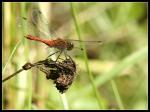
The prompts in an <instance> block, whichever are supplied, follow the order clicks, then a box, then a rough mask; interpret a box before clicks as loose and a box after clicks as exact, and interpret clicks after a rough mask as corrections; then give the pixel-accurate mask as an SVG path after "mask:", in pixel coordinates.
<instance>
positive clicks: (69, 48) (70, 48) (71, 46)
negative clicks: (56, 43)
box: [67, 42, 74, 51]
mask: <svg viewBox="0 0 150 112" xmlns="http://www.w3.org/2000/svg"><path fill="white" fill-rule="evenodd" d="M73 47H74V45H73V43H72V42H67V50H68V51H70V50H72V49H73Z"/></svg>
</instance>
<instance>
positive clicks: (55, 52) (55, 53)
mask: <svg viewBox="0 0 150 112" xmlns="http://www.w3.org/2000/svg"><path fill="white" fill-rule="evenodd" d="M58 52H60V51H56V52H54V53H52V54H50V55H49V56H48V57H47V58H46V59H48V58H49V57H50V56H52V55H54V54H56V53H58Z"/></svg>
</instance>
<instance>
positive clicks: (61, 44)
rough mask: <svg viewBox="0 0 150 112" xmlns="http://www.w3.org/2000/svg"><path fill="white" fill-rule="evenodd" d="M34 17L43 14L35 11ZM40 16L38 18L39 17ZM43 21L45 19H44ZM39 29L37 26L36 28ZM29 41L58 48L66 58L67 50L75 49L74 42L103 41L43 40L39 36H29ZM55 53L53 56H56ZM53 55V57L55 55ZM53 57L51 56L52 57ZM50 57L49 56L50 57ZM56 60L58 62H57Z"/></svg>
mask: <svg viewBox="0 0 150 112" xmlns="http://www.w3.org/2000/svg"><path fill="white" fill-rule="evenodd" d="M33 15H36V17H38V16H39V15H41V12H40V11H39V10H38V11H37V10H35V11H34V12H33ZM37 15H38V16H37ZM39 17H40V19H41V16H39ZM31 19H34V16H33V17H32V18H31ZM42 19H43V18H42ZM35 21H36V20H32V22H33V25H36V24H35ZM36 28H37V26H36ZM25 37H26V38H27V39H29V40H34V41H38V42H42V43H44V44H46V45H48V46H49V47H50V48H56V49H58V50H59V51H58V52H60V54H59V56H60V55H61V53H62V52H63V51H64V53H65V56H66V55H67V53H66V52H65V51H66V50H67V51H70V50H72V49H73V48H74V44H73V41H77V42H94V43H101V41H82V40H73V39H62V38H56V39H43V38H40V37H38V36H32V35H27V36H25ZM81 50H82V49H81ZM58 52H55V53H58ZM55 53H53V54H55ZM53 54H52V55H53ZM50 56H51V55H50ZM59 56H58V57H57V59H58V58H59ZM48 57H49V56H48ZM57 59H56V61H57Z"/></svg>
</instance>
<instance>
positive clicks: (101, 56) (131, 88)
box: [2, 2, 148, 110]
mask: <svg viewBox="0 0 150 112" xmlns="http://www.w3.org/2000/svg"><path fill="white" fill-rule="evenodd" d="M33 5H34V6H36V5H37V6H38V5H39V6H40V8H41V10H42V12H44V14H45V15H47V16H48V19H49V20H48V21H50V28H52V29H53V26H54V27H55V26H59V27H58V28H57V30H56V32H58V34H62V35H57V36H58V37H61V36H64V37H63V38H69V39H79V40H102V41H103V44H102V45H98V47H95V49H94V50H89V49H90V47H93V46H91V45H89V46H85V45H83V44H75V46H76V47H82V48H84V50H83V52H80V51H77V52H74V51H73V53H76V54H78V55H79V57H73V56H72V55H71V57H72V58H73V59H74V61H75V62H76V64H77V76H76V78H75V80H74V82H73V84H72V85H71V87H70V88H69V89H68V91H67V92H66V93H65V95H60V93H59V92H58V91H57V89H56V88H55V87H54V85H53V83H52V81H50V80H46V78H45V75H43V73H42V72H37V70H36V69H32V70H30V71H24V72H22V73H20V74H19V75H17V76H16V77H13V78H12V79H10V80H8V81H7V82H6V83H5V84H3V97H2V98H3V109H54V110H56V109H139V108H140V109H147V95H148V94H147V92H146V89H147V86H146V84H147V79H146V78H147V73H148V72H147V67H148V66H147V65H148V56H147V53H148V47H147V44H148V43H147V41H148V34H147V32H148V27H147V15H146V13H147V11H146V10H147V3H133V2H131V3H127V2H126V3H119V2H118V3H104V2H101V3H86V2H85V3H50V4H49V3H45V4H42V3H40V2H39V3H26V2H24V3H11V2H8V3H3V10H2V12H3V44H2V46H3V49H2V50H3V59H2V61H3V62H2V64H3V65H2V66H3V68H2V75H3V77H2V78H4V77H5V76H8V75H10V74H12V73H13V72H15V71H17V70H18V69H20V68H21V67H22V65H24V64H25V63H26V62H31V63H32V62H36V61H39V60H42V59H43V58H45V57H46V56H47V51H49V50H51V49H49V50H47V49H45V46H44V45H43V44H40V43H36V42H30V41H28V40H26V39H25V38H24V35H25V34H30V33H31V30H32V29H31V28H29V27H28V26H27V25H26V24H25V22H23V21H22V23H21V27H19V28H18V27H17V24H19V23H17V22H18V21H17V17H18V16H19V17H22V16H23V17H28V16H29V15H28V12H29V11H30V10H31V8H32V6H33ZM48 9H50V10H48ZM41 25H42V24H41ZM41 28H42V27H41ZM42 38H47V37H42ZM52 38H53V37H52ZM54 38H55V37H54ZM77 45H80V46H77ZM94 46H95V45H94ZM96 46H97V45H96ZM86 50H87V51H86ZM95 52H96V53H95ZM68 53H70V52H68ZM70 54H71V53H70ZM87 54H88V55H87ZM89 54H90V56H93V55H96V56H94V57H96V58H94V59H90V57H87V56H89ZM7 102H8V104H7ZM85 103H86V104H85ZM6 105H7V106H6ZM4 107H5V108H4Z"/></svg>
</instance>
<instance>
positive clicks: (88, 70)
mask: <svg viewBox="0 0 150 112" xmlns="http://www.w3.org/2000/svg"><path fill="white" fill-rule="evenodd" d="M70 5H71V11H72V16H73V19H74V24H75V27H76V31H77V34H78V38H79V40H81V32H80V27H79V24H78V20H77V17H76V16H77V15H76V12H75V6H74V3H71V4H70ZM80 46H81V48H83V51H84V59H85V66H86V69H87V72H88V75H89V78H90V82H91V85H92V87H93V91H94V94H95V96H96V99H97V101H98V104H99V107H100V108H101V109H103V106H102V102H101V100H100V96H99V93H98V91H97V89H96V86H95V84H94V78H93V76H92V73H91V71H90V68H89V64H88V59H87V54H86V51H85V47H84V46H83V44H82V43H81V44H80Z"/></svg>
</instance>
